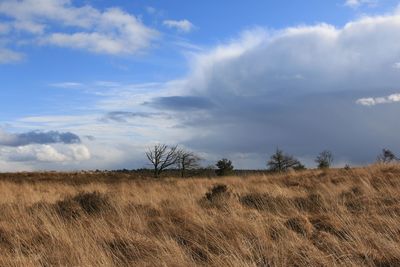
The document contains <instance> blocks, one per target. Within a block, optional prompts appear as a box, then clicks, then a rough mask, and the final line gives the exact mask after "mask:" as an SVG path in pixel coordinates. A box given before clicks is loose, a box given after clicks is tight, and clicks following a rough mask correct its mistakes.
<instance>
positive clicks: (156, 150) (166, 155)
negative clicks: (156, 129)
mask: <svg viewBox="0 0 400 267" xmlns="http://www.w3.org/2000/svg"><path fill="white" fill-rule="evenodd" d="M146 157H147V159H148V160H149V162H150V164H151V165H152V170H151V172H152V174H153V176H154V177H155V178H158V177H160V175H161V173H163V172H168V173H170V174H177V173H179V176H180V177H188V176H194V175H195V176H197V175H203V176H212V175H217V176H226V175H233V174H236V173H238V171H235V170H234V166H233V164H232V161H231V160H229V159H226V158H223V159H221V160H218V161H217V162H216V164H215V166H208V167H207V168H204V167H201V164H200V162H201V161H202V160H203V159H202V158H201V157H200V156H199V155H197V154H196V153H194V152H193V151H189V150H186V149H184V148H179V147H178V145H175V146H168V145H166V144H157V145H154V147H152V148H149V149H148V150H147V151H146ZM333 160H334V157H333V154H332V152H331V151H329V150H324V151H322V152H320V153H319V154H318V155H317V156H316V158H315V163H316V164H317V167H318V168H320V169H328V168H330V167H331V165H332V164H333ZM377 161H378V162H381V163H390V162H395V161H399V159H398V158H397V157H396V155H395V154H394V153H393V152H392V151H390V150H389V149H382V152H381V154H379V155H378V157H377ZM266 167H267V169H266V170H265V171H268V172H286V171H288V170H295V171H300V170H305V169H306V167H305V166H304V165H303V164H302V163H301V162H300V161H299V160H298V159H297V158H296V157H294V156H293V155H290V154H287V153H285V152H284V151H282V150H281V149H279V148H278V149H276V151H275V153H274V154H273V155H271V157H270V159H269V160H267V161H266ZM345 168H346V169H349V168H350V166H349V165H346V166H345ZM265 171H257V172H265ZM239 172H242V173H244V172H249V171H244V170H243V171H239ZM173 176H175V175H173Z"/></svg>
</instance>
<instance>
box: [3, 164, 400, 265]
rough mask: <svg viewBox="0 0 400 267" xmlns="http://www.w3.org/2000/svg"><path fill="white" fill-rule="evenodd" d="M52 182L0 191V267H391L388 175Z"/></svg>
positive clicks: (399, 204)
mask: <svg viewBox="0 0 400 267" xmlns="http://www.w3.org/2000/svg"><path fill="white" fill-rule="evenodd" d="M54 175H57V177H56V178H57V179H55V180H54V181H52V180H49V179H45V180H40V179H37V180H35V176H38V177H39V176H40V175H39V174H37V175H35V174H29V175H28V174H19V176H21V177H22V176H29V179H28V178H27V179H23V178H21V177H20V178H18V177H9V178H7V179H1V181H0V265H1V266H115V265H118V266H124V265H125V266H196V265H205V266H400V242H399V241H400V217H399V216H400V166H378V165H377V166H370V167H366V168H360V169H351V170H341V169H334V170H326V171H319V170H312V171H304V172H298V173H286V174H280V175H264V176H263V175H257V176H249V177H242V178H241V177H227V178H218V179H217V178H216V179H197V178H196V179H187V180H180V179H163V180H160V181H155V180H129V179H128V178H129V177H128V178H127V177H125V178H126V179H118V181H116V182H114V183H110V182H104V181H97V179H96V176H93V177H92V178H91V179H86V180H85V183H78V182H76V180H75V182H71V179H73V177H70V176H71V174H63V175H61V174H54ZM15 176H18V174H15Z"/></svg>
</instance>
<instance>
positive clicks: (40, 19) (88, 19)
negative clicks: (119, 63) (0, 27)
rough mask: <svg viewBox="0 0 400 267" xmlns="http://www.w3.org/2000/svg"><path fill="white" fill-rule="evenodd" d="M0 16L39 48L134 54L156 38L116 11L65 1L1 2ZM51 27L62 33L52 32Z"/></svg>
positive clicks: (142, 25)
mask: <svg viewBox="0 0 400 267" xmlns="http://www.w3.org/2000/svg"><path fill="white" fill-rule="evenodd" d="M0 14H4V15H6V16H8V17H10V18H13V19H14V21H12V25H13V28H14V29H16V30H19V31H25V32H28V33H31V34H36V35H39V40H40V41H41V43H42V44H52V45H57V46H62V47H71V48H77V49H83V50H88V51H90V52H94V53H104V54H112V55H119V54H134V53H138V52H140V51H142V50H143V49H146V48H148V47H149V46H150V45H151V42H152V41H153V40H154V39H155V38H156V37H157V36H158V35H159V34H158V32H157V31H156V30H154V29H151V28H149V27H147V26H145V25H144V24H143V23H142V22H141V21H140V20H139V19H138V18H137V17H135V16H134V15H132V14H129V13H127V12H125V11H123V10H121V9H119V8H109V9H106V10H105V11H100V10H98V9H96V8H93V7H91V6H89V5H85V6H81V7H75V6H73V5H72V2H71V1H69V0H39V1H37V0H22V1H13V0H4V1H1V2H0ZM54 26H62V27H61V28H64V29H65V31H64V32H60V31H56V30H54V28H56V27H54ZM58 28H60V27H58Z"/></svg>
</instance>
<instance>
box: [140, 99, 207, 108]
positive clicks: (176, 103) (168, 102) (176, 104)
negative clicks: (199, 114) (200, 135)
mask: <svg viewBox="0 0 400 267" xmlns="http://www.w3.org/2000/svg"><path fill="white" fill-rule="evenodd" d="M145 105H150V106H153V107H155V108H158V109H167V110H173V111H187V110H202V109H209V108H211V107H213V102H212V100H211V99H208V98H205V97H199V96H168V97H157V98H154V99H153V100H152V101H151V102H146V103H145Z"/></svg>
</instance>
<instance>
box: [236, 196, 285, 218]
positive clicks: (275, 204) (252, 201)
mask: <svg viewBox="0 0 400 267" xmlns="http://www.w3.org/2000/svg"><path fill="white" fill-rule="evenodd" d="M240 203H241V204H242V205H244V206H247V207H249V208H253V209H257V210H260V211H269V212H272V213H279V212H282V213H287V212H288V211H289V209H290V203H289V199H287V198H284V197H280V196H277V197H273V196H270V195H268V194H261V193H250V194H247V195H244V196H242V197H240Z"/></svg>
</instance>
